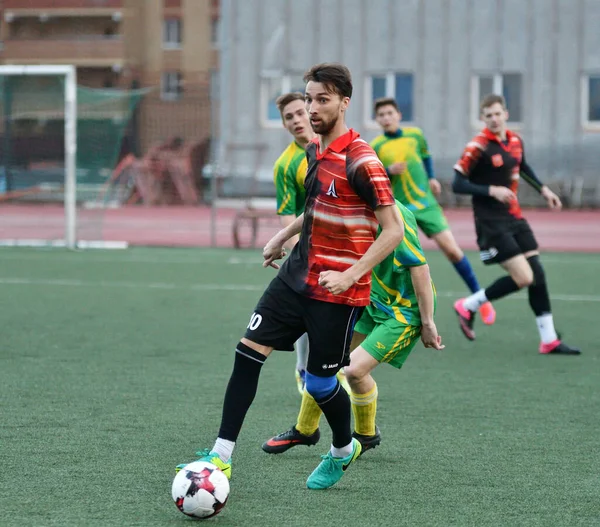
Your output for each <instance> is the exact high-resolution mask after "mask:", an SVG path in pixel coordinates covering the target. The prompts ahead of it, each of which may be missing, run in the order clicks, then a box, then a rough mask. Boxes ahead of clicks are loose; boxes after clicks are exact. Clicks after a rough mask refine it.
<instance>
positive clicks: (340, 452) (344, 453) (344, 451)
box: [330, 441, 352, 457]
mask: <svg viewBox="0 0 600 527" xmlns="http://www.w3.org/2000/svg"><path fill="white" fill-rule="evenodd" d="M330 452H331V455H332V456H333V457H348V456H349V455H350V454H352V441H350V443H348V444H347V445H346V446H343V447H342V448H336V447H334V446H333V445H331V450H330Z"/></svg>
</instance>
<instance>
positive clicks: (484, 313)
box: [479, 302, 496, 326]
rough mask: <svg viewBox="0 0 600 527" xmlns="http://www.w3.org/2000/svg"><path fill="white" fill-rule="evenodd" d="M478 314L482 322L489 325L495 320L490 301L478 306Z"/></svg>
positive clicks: (494, 312)
mask: <svg viewBox="0 0 600 527" xmlns="http://www.w3.org/2000/svg"><path fill="white" fill-rule="evenodd" d="M479 314H480V315H481V320H482V322H483V323H484V324H486V325H488V326H491V325H492V324H493V323H494V322H496V310H495V309H494V306H492V303H491V302H486V303H485V304H483V305H482V306H481V307H480V308H479Z"/></svg>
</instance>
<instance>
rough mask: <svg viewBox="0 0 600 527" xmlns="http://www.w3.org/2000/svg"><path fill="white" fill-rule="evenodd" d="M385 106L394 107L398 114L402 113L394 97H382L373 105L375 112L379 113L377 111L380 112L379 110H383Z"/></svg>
mask: <svg viewBox="0 0 600 527" xmlns="http://www.w3.org/2000/svg"><path fill="white" fill-rule="evenodd" d="M384 106H393V107H394V108H395V109H396V111H397V112H399V111H400V108H398V103H397V102H396V99H394V98H393V97H381V98H380V99H376V100H375V103H374V104H373V111H374V112H375V113H377V110H379V108H383V107H384Z"/></svg>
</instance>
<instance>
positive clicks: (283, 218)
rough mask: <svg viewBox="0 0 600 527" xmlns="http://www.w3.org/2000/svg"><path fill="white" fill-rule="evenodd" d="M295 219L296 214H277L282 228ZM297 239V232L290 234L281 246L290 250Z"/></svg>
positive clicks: (298, 237)
mask: <svg viewBox="0 0 600 527" xmlns="http://www.w3.org/2000/svg"><path fill="white" fill-rule="evenodd" d="M295 219H296V216H295V215H292V214H285V215H282V216H279V221H280V223H281V226H282V227H283V228H285V227H288V226H290V225H291V224H292V223H293V222H294V220H295ZM298 240H300V236H298V235H297V234H294V236H292V237H291V238H290V239H289V240H288V241H287V242H285V243H284V245H283V247H284V248H285V249H289V250H292V249H293V248H294V245H296V244H297V243H298Z"/></svg>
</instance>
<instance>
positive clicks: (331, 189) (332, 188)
mask: <svg viewBox="0 0 600 527" xmlns="http://www.w3.org/2000/svg"><path fill="white" fill-rule="evenodd" d="M325 194H326V195H327V196H331V197H332V198H339V196H338V195H337V192H336V190H335V179H334V180H333V181H332V182H331V185H329V190H328V191H327V192H326V193H325Z"/></svg>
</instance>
